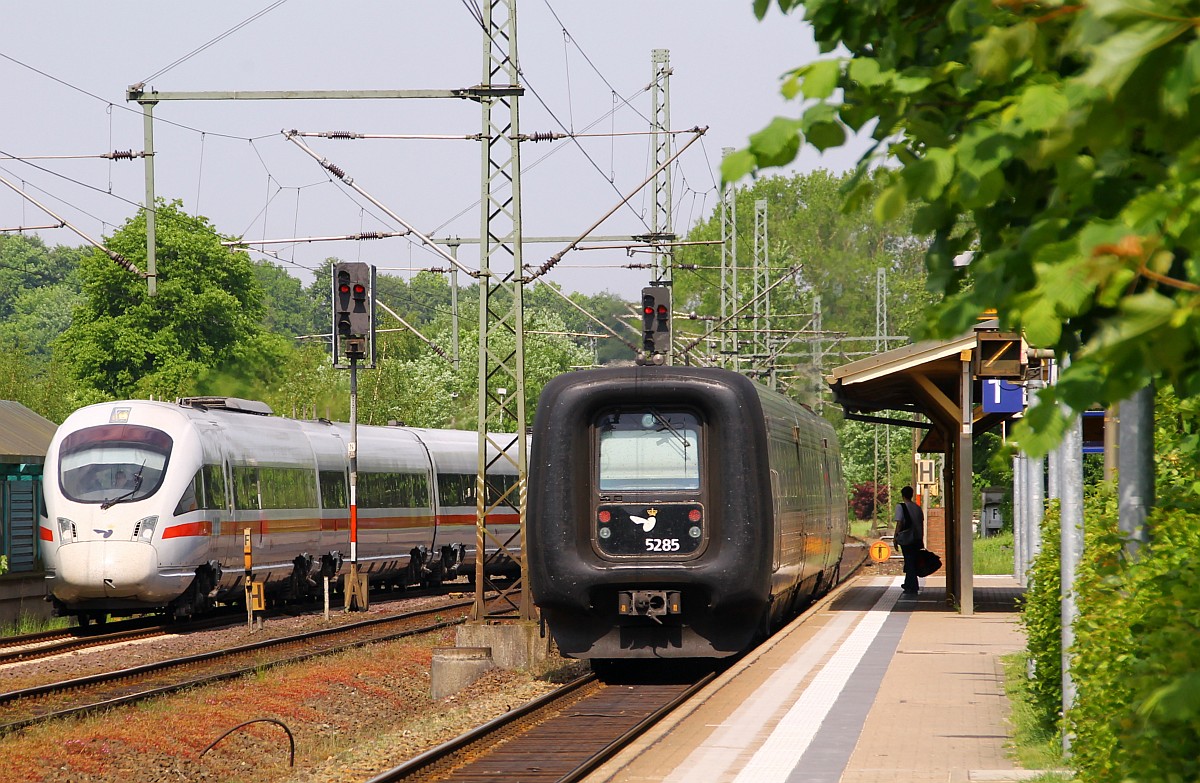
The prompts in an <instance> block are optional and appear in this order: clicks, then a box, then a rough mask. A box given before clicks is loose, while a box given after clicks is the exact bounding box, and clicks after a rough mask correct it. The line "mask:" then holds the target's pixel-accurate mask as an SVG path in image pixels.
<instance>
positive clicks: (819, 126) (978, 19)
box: [723, 0, 1200, 450]
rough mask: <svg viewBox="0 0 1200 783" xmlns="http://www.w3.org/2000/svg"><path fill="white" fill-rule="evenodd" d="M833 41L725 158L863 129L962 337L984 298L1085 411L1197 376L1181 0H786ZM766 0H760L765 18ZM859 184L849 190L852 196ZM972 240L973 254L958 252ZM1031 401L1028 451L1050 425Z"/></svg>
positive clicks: (1195, 208)
mask: <svg viewBox="0 0 1200 783" xmlns="http://www.w3.org/2000/svg"><path fill="white" fill-rule="evenodd" d="M777 4H778V5H779V7H780V8H781V9H782V10H783V11H784V12H789V11H792V10H797V9H801V8H802V9H803V13H804V17H805V19H806V20H807V21H808V22H809V23H810V24H811V25H812V27H813V30H814V33H815V37H816V40H817V42H818V43H819V45H820V47H821V49H822V51H823V52H824V53H825V54H826V55H827V57H825V58H823V59H820V60H817V61H815V62H811V63H807V64H800V65H799V67H797V68H796V69H795V70H794V71H793V72H792V73H790V74H788V75H787V76H786V78H785V80H784V82H783V91H784V93H785V94H786V95H788V96H790V97H794V98H797V99H800V100H802V101H803V107H802V109H801V111H800V113H799V116H798V117H780V118H776V119H775V120H774V121H773V122H772V123H771V124H770V125H769V126H768V127H767V128H765V129H764V130H763V131H761V132H760V133H758V134H756V135H755V136H753V137H751V140H750V144H749V147H748V148H747V149H745V150H742V151H740V152H738V153H735V154H734V155H731V156H729V157H728V158H727V159H726V161H725V164H724V168H723V174H724V176H725V177H726V179H729V180H736V179H738V178H740V177H741V176H743V175H745V174H746V173H748V172H750V171H751V170H752V169H754V168H756V167H771V166H778V165H782V164H785V163H787V162H789V161H791V160H792V159H793V158H794V157H795V155H796V152H797V150H798V149H799V147H800V145H801V144H802V143H804V144H811V145H814V146H816V147H818V148H820V149H827V148H830V147H835V146H838V145H841V144H842V143H844V141H845V139H846V138H847V131H848V130H853V131H862V132H863V133H865V134H866V135H868V136H869V137H870V138H871V139H872V140H873V141H874V144H873V146H872V147H871V149H870V150H869V151H868V152H867V153H866V155H865V156H864V157H863V159H862V161H861V163H860V168H859V178H858V182H857V184H858V185H866V184H867V183H868V177H867V173H868V172H869V170H870V169H871V168H872V167H875V166H880V165H884V166H887V167H889V171H890V173H889V179H890V181H889V184H888V185H887V186H886V187H885V188H883V189H882V190H881V191H880V192H878V194H877V196H876V197H875V201H874V210H875V213H876V216H877V217H878V218H880V219H883V220H887V219H890V218H894V217H896V216H898V215H900V214H901V213H902V211H903V209H904V208H905V206H906V205H909V204H914V205H916V207H917V211H916V220H915V223H914V226H913V228H914V230H915V231H916V232H917V233H920V234H925V233H930V234H932V236H933V241H932V244H931V245H930V247H929V250H928V252H927V253H926V257H925V260H926V265H927V268H928V272H929V281H930V287H931V289H932V290H934V291H935V292H938V293H940V294H943V295H944V299H943V301H942V303H941V305H940V306H939V307H938V308H937V310H936V312H935V313H933V315H932V317H931V318H930V319H929V325H930V329H931V332H932V333H933V334H937V335H951V334H955V333H960V332H961V331H963V330H965V329H966V328H968V327H969V326H970V325H971V324H972V323H973V322H974V321H975V319H976V318H977V317H978V316H979V315H980V314H981V313H982V312H984V311H985V310H988V309H992V308H994V309H996V310H997V311H998V313H999V316H1000V318H1001V321H1002V323H1003V325H1004V326H1006V327H1009V328H1013V329H1017V330H1020V331H1022V332H1024V334H1025V335H1026V336H1027V338H1028V339H1029V340H1030V341H1031V342H1032V343H1033V344H1035V345H1038V346H1041V347H1047V348H1053V349H1054V350H1055V351H1056V353H1057V354H1058V355H1059V356H1060V357H1066V356H1068V355H1069V356H1070V357H1071V364H1070V367H1068V368H1067V369H1066V370H1065V371H1064V372H1063V374H1062V376H1061V377H1060V380H1059V383H1058V384H1057V385H1056V386H1055V387H1052V388H1051V389H1049V390H1047V391H1046V392H1044V393H1043V394H1044V395H1045V397H1047V398H1049V399H1047V401H1048V402H1053V401H1055V400H1061V401H1062V402H1065V403H1066V404H1068V405H1069V406H1070V407H1072V408H1074V409H1075V410H1083V409H1086V408H1087V407H1089V406H1091V405H1093V404H1096V403H1100V404H1105V405H1107V404H1111V403H1113V402H1115V401H1117V400H1120V399H1123V398H1125V397H1126V396H1128V395H1129V394H1130V393H1131V392H1133V391H1135V390H1137V389H1139V388H1141V387H1143V386H1145V385H1146V384H1147V383H1149V382H1150V381H1151V380H1152V379H1155V378H1161V379H1164V380H1165V381H1167V382H1169V383H1170V384H1172V385H1174V387H1175V388H1176V389H1177V391H1178V393H1179V394H1180V395H1183V396H1190V395H1194V394H1196V393H1197V392H1200V350H1197V345H1198V344H1200V265H1198V264H1197V261H1196V254H1195V252H1194V249H1195V248H1196V247H1197V246H1198V245H1200V198H1198V196H1200V185H1198V184H1197V183H1198V182H1200V176H1197V175H1198V174H1200V40H1198V39H1197V35H1196V30H1197V25H1196V18H1195V8H1194V6H1193V5H1192V4H1190V3H1184V2H1181V1H1180V0H1092V1H1091V2H1087V3H1078V4H1066V3H1062V2H1057V1H1056V0H1045V1H1044V2H1041V1H1038V0H1028V1H1026V0H1020V1H1019V2H994V1H993V0H927V1H926V2H917V3H913V2H906V1H903V0H881V2H873V3H845V2H841V0H804V1H803V2H802V0H777ZM770 5H771V2H770V0H755V2H754V9H755V12H756V13H757V14H758V15H759V16H760V17H761V16H763V15H764V14H765V13H766V11H767V9H768V7H769V6H770ZM866 196H867V192H866V190H865V189H864V188H862V187H857V188H852V189H851V191H850V194H849V197H850V203H851V204H854V203H856V202H857V200H858V199H862V198H864V197H866ZM967 251H970V252H971V253H973V258H972V260H971V263H970V264H969V266H958V265H956V263H955V259H956V258H962V254H963V253H965V252H967ZM1058 411H1059V409H1058V406H1056V405H1048V404H1047V405H1041V406H1038V407H1037V408H1035V409H1034V412H1033V415H1032V416H1030V417H1029V418H1028V421H1029V422H1030V423H1031V424H1032V425H1033V426H1032V427H1029V428H1027V429H1026V430H1025V431H1024V433H1023V436H1022V443H1023V445H1024V446H1025V447H1026V448H1028V449H1033V450H1042V449H1045V448H1048V447H1049V446H1050V445H1051V444H1052V443H1053V442H1055V441H1056V440H1057V438H1058V436H1059V434H1060V432H1061V424H1062V418H1061V414H1059V412H1058Z"/></svg>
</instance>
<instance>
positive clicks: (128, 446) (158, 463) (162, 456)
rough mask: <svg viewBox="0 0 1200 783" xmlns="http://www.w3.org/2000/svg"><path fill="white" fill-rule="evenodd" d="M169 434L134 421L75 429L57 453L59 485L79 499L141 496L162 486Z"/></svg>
mask: <svg viewBox="0 0 1200 783" xmlns="http://www.w3.org/2000/svg"><path fill="white" fill-rule="evenodd" d="M171 445H172V440H171V436H169V435H167V434H166V433H165V432H163V431H162V430H156V429H153V428H151V427H140V426H137V425H134V424H106V425H103V426H99V427H88V428H87V429H82V430H79V431H78V432H73V433H71V434H70V435H68V436H67V437H66V438H64V439H63V442H62V445H61V446H60V447H59V453H58V484H59V488H60V489H61V490H62V493H63V495H64V496H65V497H66V498H67V499H69V500H74V501H76V502H79V503H115V502H121V503H124V502H128V501H133V500H141V499H142V498H145V497H149V496H150V495H153V494H154V493H155V492H157V491H158V488H159V486H160V485H161V484H162V480H163V476H164V475H165V474H166V468H167V462H168V460H169V459H170V456H171Z"/></svg>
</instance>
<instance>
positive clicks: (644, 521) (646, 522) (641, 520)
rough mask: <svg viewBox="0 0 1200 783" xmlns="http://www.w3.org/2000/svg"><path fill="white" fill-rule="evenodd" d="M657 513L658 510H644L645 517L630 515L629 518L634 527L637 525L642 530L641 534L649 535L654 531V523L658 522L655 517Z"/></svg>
mask: <svg viewBox="0 0 1200 783" xmlns="http://www.w3.org/2000/svg"><path fill="white" fill-rule="evenodd" d="M657 513H658V509H656V508H651V509H647V510H646V516H644V517H638V516H634V515H633V514H630V515H629V518H630V519H632V520H633V522H634V524H635V525H639V526H640V527H641V528H642V532H643V533H649V532H650V531H651V530H653V529H654V523H656V522H658V518H657V517H656V516H655V514H657Z"/></svg>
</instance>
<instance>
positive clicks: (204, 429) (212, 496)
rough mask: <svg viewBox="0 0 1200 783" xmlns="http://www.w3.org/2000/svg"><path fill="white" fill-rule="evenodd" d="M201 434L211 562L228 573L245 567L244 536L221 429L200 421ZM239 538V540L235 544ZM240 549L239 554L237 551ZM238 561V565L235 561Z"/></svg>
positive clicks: (204, 501)
mask: <svg viewBox="0 0 1200 783" xmlns="http://www.w3.org/2000/svg"><path fill="white" fill-rule="evenodd" d="M196 431H197V432H199V433H200V450H201V459H202V460H203V465H202V467H201V469H200V473H201V476H202V485H203V491H204V499H203V501H202V503H203V506H204V508H205V509H206V510H207V511H208V514H207V515H206V517H207V519H208V521H209V523H210V525H211V533H210V536H211V537H210V539H209V542H210V546H209V552H210V553H211V555H212V557H211V559H213V560H216V561H217V562H219V563H220V564H221V568H222V569H223V570H224V571H225V573H226V574H229V573H230V571H231V569H236V568H238V567H240V564H241V553H242V547H241V536H240V531H235V530H234V529H233V528H234V527H235V526H234V524H233V498H232V495H233V493H231V492H230V491H229V487H230V484H229V457H228V455H227V453H226V449H225V447H224V443H223V440H222V437H221V430H220V429H219V428H218V427H217V426H216V425H215V424H213V423H212V422H205V421H197V422H196ZM235 539H236V541H235ZM235 548H236V552H235V551H234V550H235ZM235 557H236V558H237V560H236V562H235V560H234V558H235Z"/></svg>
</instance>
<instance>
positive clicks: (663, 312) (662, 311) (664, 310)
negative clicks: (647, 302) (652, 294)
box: [658, 305, 667, 318]
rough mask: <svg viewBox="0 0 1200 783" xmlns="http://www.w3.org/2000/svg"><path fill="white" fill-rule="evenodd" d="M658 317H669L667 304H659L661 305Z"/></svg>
mask: <svg viewBox="0 0 1200 783" xmlns="http://www.w3.org/2000/svg"><path fill="white" fill-rule="evenodd" d="M658 317H659V318H666V317H667V306H666V305H659V306H658Z"/></svg>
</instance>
